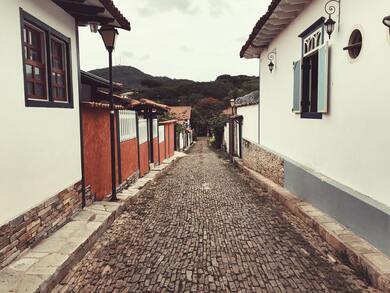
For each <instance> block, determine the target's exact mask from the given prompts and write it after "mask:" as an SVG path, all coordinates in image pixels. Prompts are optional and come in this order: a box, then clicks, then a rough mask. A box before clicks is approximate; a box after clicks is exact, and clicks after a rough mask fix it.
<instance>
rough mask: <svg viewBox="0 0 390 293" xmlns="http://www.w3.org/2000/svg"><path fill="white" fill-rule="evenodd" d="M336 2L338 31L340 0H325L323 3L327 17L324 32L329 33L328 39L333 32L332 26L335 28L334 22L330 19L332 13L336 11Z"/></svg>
mask: <svg viewBox="0 0 390 293" xmlns="http://www.w3.org/2000/svg"><path fill="white" fill-rule="evenodd" d="M336 3H337V5H338V8H339V9H338V12H339V13H338V14H339V15H338V23H337V28H338V31H340V10H341V0H329V1H328V2H326V4H325V12H326V13H327V14H328V19H327V20H326V21H325V23H324V24H325V28H326V33H327V34H328V35H329V39H330V36H331V35H332V34H333V32H334V28H335V25H336V22H335V21H334V20H333V19H332V15H333V14H334V13H335V12H336V10H337V9H336V6H335V5H336Z"/></svg>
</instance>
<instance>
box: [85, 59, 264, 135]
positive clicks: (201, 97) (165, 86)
mask: <svg viewBox="0 0 390 293" xmlns="http://www.w3.org/2000/svg"><path fill="white" fill-rule="evenodd" d="M92 73H94V74H96V75H98V76H101V77H104V78H107V77H108V69H107V68H103V69H97V70H93V71H92ZM113 76H114V81H116V82H120V83H123V84H124V85H126V86H127V87H128V88H129V89H132V90H138V91H139V93H138V95H136V96H135V97H136V98H137V97H138V98H149V99H152V100H155V101H158V102H160V103H163V104H167V105H170V106H192V107H193V111H192V119H191V124H192V126H193V127H194V128H195V130H196V132H197V134H198V135H206V133H207V129H208V127H209V120H210V118H211V117H213V116H215V115H218V114H220V113H221V112H222V110H223V109H224V108H227V107H228V106H229V100H230V98H231V97H233V98H237V97H240V96H243V95H246V94H248V93H250V92H252V91H254V90H258V89H259V78H258V77H256V76H245V75H238V76H231V75H228V74H224V75H221V76H218V77H217V79H216V80H215V81H209V82H195V81H192V80H187V79H171V78H168V77H156V76H152V75H149V74H146V73H144V72H142V71H140V70H138V69H136V68H134V67H131V66H114V67H113ZM209 97H212V98H209ZM211 99H212V100H211Z"/></svg>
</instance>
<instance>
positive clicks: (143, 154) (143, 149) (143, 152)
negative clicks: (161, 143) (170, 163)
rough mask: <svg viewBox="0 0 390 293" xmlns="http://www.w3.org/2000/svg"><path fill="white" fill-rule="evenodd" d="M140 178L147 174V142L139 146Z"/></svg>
mask: <svg viewBox="0 0 390 293" xmlns="http://www.w3.org/2000/svg"><path fill="white" fill-rule="evenodd" d="M139 151H140V167H141V168H140V169H141V170H140V176H141V177H142V176H144V175H145V174H146V173H148V172H149V147H148V142H147V141H146V142H144V143H143V144H141V145H140V149H139Z"/></svg>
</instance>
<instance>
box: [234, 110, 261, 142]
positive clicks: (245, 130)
mask: <svg viewBox="0 0 390 293" xmlns="http://www.w3.org/2000/svg"><path fill="white" fill-rule="evenodd" d="M237 114H238V115H242V116H243V117H244V119H243V122H242V137H243V138H244V139H246V140H249V141H251V142H255V143H258V142H259V126H258V122H259V120H258V117H259V105H249V106H243V107H238V108H237Z"/></svg>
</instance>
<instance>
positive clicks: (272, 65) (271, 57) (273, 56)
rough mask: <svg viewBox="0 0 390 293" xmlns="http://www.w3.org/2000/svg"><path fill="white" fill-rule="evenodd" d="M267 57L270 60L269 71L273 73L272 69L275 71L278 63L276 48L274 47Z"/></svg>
mask: <svg viewBox="0 0 390 293" xmlns="http://www.w3.org/2000/svg"><path fill="white" fill-rule="evenodd" d="M267 58H268V60H269V64H268V68H269V71H270V72H271V73H272V71H274V68H275V63H276V49H273V50H272V51H271V52H269V53H268V56H267Z"/></svg>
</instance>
